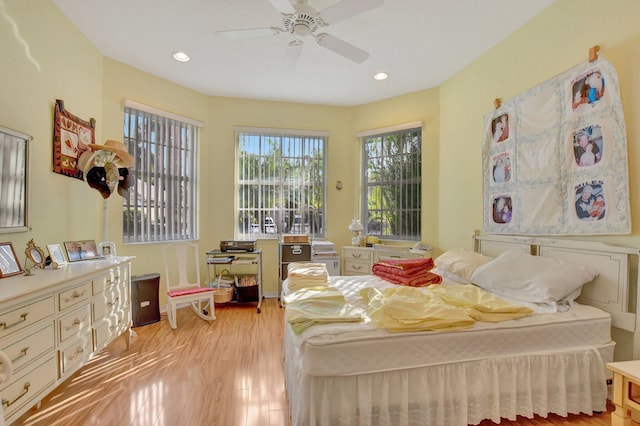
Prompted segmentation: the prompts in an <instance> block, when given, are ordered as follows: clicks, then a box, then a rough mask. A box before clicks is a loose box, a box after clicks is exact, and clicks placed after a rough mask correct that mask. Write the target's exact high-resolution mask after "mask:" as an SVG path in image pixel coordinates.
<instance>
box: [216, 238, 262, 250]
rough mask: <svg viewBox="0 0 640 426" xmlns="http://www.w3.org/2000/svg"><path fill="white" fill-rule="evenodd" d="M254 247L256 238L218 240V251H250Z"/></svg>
mask: <svg viewBox="0 0 640 426" xmlns="http://www.w3.org/2000/svg"><path fill="white" fill-rule="evenodd" d="M255 249H256V240H223V241H220V251H224V252H228V251H231V252H251V251H254V250H255Z"/></svg>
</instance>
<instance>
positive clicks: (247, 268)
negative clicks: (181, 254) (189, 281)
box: [206, 249, 262, 313]
mask: <svg viewBox="0 0 640 426" xmlns="http://www.w3.org/2000/svg"><path fill="white" fill-rule="evenodd" d="M206 254H207V285H211V283H213V280H214V279H215V277H216V276H217V275H218V274H219V273H220V271H222V270H223V269H228V270H229V273H230V274H231V275H235V276H237V277H242V276H255V277H256V281H257V282H258V300H257V302H258V313H260V306H261V305H262V249H257V250H254V251H247V252H231V251H220V250H210V251H208V252H207V253H206ZM226 258H228V259H229V260H228V261H226V260H225V259H226ZM237 293H238V291H237V289H236V294H237ZM251 301H252V302H253V301H255V300H251ZM247 302H250V300H247Z"/></svg>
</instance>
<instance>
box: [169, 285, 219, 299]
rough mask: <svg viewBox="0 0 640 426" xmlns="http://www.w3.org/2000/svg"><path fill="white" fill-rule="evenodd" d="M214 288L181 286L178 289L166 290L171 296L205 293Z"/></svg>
mask: <svg viewBox="0 0 640 426" xmlns="http://www.w3.org/2000/svg"><path fill="white" fill-rule="evenodd" d="M214 290H215V289H214V288H209V287H192V288H183V289H180V290H171V291H168V292H167V294H168V295H169V296H171V297H175V296H185V295H187V294H196V293H207V292H210V291H214Z"/></svg>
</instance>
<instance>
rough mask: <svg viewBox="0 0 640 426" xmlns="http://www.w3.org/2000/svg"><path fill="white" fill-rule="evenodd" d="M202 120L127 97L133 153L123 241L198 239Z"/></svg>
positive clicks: (127, 127)
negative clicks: (128, 99)
mask: <svg viewBox="0 0 640 426" xmlns="http://www.w3.org/2000/svg"><path fill="white" fill-rule="evenodd" d="M201 125H202V123H199V122H196V121H195V120H190V119H188V118H185V117H180V116H177V115H175V114H171V113H168V112H164V111H160V110H156V109H154V108H150V107H146V106H143V105H139V104H135V103H133V102H131V101H126V102H125V109H124V143H125V144H126V145H127V147H128V149H129V153H131V155H133V157H134V158H135V161H136V162H135V166H134V167H132V168H131V169H130V173H132V176H130V179H133V182H134V183H135V184H134V185H133V186H132V187H131V188H130V189H129V194H128V195H127V196H125V197H124V206H123V212H122V220H123V237H124V242H125V243H142V242H154V241H172V240H192V239H197V238H198V227H197V223H198V216H197V212H198V209H197V196H196V195H197V192H196V191H197V176H198V170H197V161H196V158H197V157H196V156H197V152H198V130H199V127H201Z"/></svg>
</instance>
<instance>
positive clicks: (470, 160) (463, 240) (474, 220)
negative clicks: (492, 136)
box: [438, 0, 640, 250]
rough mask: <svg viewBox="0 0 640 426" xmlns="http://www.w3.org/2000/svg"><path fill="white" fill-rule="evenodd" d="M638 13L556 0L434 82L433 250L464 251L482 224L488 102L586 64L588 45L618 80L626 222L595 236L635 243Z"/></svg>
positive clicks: (638, 8) (627, 4)
mask: <svg viewBox="0 0 640 426" xmlns="http://www.w3.org/2000/svg"><path fill="white" fill-rule="evenodd" d="M638 16H640V2H638V1H637V0H613V1H607V2H603V1H596V0H558V1H556V2H555V3H554V4H552V5H551V6H550V7H549V8H548V9H546V10H545V11H544V12H543V13H542V14H540V15H539V16H538V17H536V18H534V19H533V20H531V21H530V22H529V23H527V24H526V25H524V26H523V27H522V28H520V29H519V30H518V31H516V32H515V33H514V34H513V35H512V36H510V37H509V38H507V39H506V40H504V41H503V42H501V43H500V44H499V45H497V46H496V47H494V48H493V49H491V50H489V51H488V52H486V53H485V54H483V55H482V56H481V57H480V58H479V59H478V60H476V61H475V62H473V63H472V64H471V65H469V66H468V67H466V68H465V69H464V70H463V71H461V72H460V73H458V74H457V75H455V76H454V77H453V78H451V79H449V80H448V81H447V82H446V83H445V84H443V85H442V86H440V119H441V121H440V141H441V142H440V204H439V208H440V210H439V215H438V219H439V221H438V224H439V228H440V238H439V246H440V250H448V249H451V248H455V247H466V248H471V235H472V232H473V230H474V229H481V228H482V164H481V146H482V131H483V128H482V126H483V117H484V115H485V114H487V113H489V112H490V111H491V110H492V109H493V100H494V99H495V98H502V99H503V100H507V99H510V98H512V97H514V96H516V95H518V94H520V93H522V92H524V91H526V90H527V89H529V88H531V87H533V86H536V85H538V84H540V83H542V82H544V81H546V80H548V79H549V78H551V77H553V76H555V75H557V74H560V73H561V72H563V71H565V70H567V69H568V68H571V67H572V66H574V65H576V64H578V63H580V62H582V61H586V60H587V58H588V51H589V48H590V47H592V46H594V45H600V46H601V51H600V55H601V57H603V58H605V59H607V60H608V61H610V62H611V63H612V64H613V66H614V67H615V68H616V70H617V72H618V77H619V80H620V87H621V96H622V105H623V109H624V113H625V121H626V126H627V141H628V152H629V183H630V195H631V210H632V225H633V226H632V228H633V231H632V232H633V235H632V236H616V237H613V236H608V237H598V238H597V239H599V240H606V241H609V242H617V243H620V244H624V245H630V246H640V231H638V228H637V226H638V223H639V221H638V220H639V219H640V209H637V208H636V207H637V202H638V200H639V199H640V198H639V196H640V194H639V191H640V185H638V183H637V182H638V177H639V175H638V168H639V167H638V166H639V164H638V158H639V155H640V146H639V145H638V142H637V141H638V136H639V135H640V121H638V120H637V117H638V112H639V108H640V103H639V102H640V84H638V81H639V80H638V78H639V76H640V26H638V24H637V17H638ZM594 238H595V237H594Z"/></svg>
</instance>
